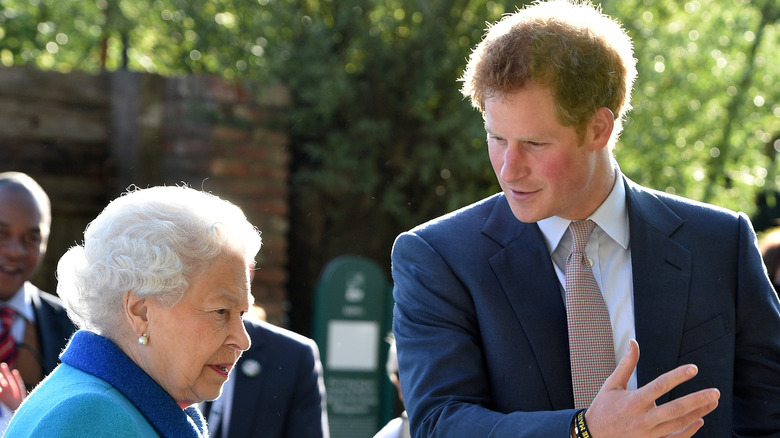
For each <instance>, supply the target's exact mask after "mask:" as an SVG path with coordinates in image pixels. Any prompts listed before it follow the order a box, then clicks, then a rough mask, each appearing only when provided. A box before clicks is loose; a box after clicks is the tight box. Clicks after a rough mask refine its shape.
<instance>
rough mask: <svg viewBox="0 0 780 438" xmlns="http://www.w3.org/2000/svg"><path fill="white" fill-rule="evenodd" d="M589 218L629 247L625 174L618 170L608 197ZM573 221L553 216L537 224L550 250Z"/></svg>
mask: <svg viewBox="0 0 780 438" xmlns="http://www.w3.org/2000/svg"><path fill="white" fill-rule="evenodd" d="M588 219H591V220H593V222H595V223H596V225H598V226H599V228H601V229H602V230H603V231H604V232H605V233H607V235H608V236H609V237H611V238H612V240H614V241H615V242H617V243H618V244H619V245H620V246H622V247H623V249H628V242H629V232H628V210H627V208H626V186H625V182H624V181H623V175H622V174H621V173H620V172H617V177H616V178H615V184H614V185H613V186H612V191H611V192H610V193H609V196H607V199H605V200H604V202H602V203H601V205H600V206H599V208H597V209H596V211H595V212H593V214H592V215H590V217H589V218H588ZM570 223H571V221H570V220H568V219H563V218H561V217H558V216H551V217H548V218H546V219H542V220H540V221H539V222H537V224H538V225H539V229H540V230H541V231H542V235H543V236H544V240H545V243H546V244H547V249H548V251H549V252H550V253H551V254H552V252H553V251H555V248H557V247H558V244H559V243H560V242H561V238H563V235H564V234H565V233H566V230H567V229H568V228H569V224H570Z"/></svg>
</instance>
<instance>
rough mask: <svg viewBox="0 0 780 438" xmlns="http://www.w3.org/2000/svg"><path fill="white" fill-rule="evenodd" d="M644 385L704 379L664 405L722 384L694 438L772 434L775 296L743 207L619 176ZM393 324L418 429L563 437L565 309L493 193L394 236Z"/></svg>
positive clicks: (540, 249) (543, 260) (779, 315)
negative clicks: (684, 377)
mask: <svg viewBox="0 0 780 438" xmlns="http://www.w3.org/2000/svg"><path fill="white" fill-rule="evenodd" d="M626 197H627V208H628V214H629V224H630V249H631V260H632V265H633V283H634V306H635V309H634V310H635V328H636V337H637V341H638V342H639V346H640V350H641V355H640V359H639V364H638V366H637V378H638V384H639V386H642V385H644V384H646V383H648V382H649V381H651V380H653V379H654V378H656V377H657V376H659V375H660V374H662V373H664V372H666V371H669V370H671V369H673V368H675V367H676V366H678V365H682V364H686V363H694V364H696V365H698V367H699V375H698V376H697V377H695V378H694V379H693V380H691V381H689V382H686V383H685V384H683V385H681V386H679V387H678V388H676V389H674V390H673V391H672V392H671V394H668V395H666V396H664V397H662V398H661V399H659V400H658V402H657V403H658V404H662V403H664V402H666V401H668V400H670V399H673V398H677V397H680V396H682V395H685V394H687V393H690V392H693V391H695V390H699V389H703V388H708V387H716V388H718V389H719V390H720V391H721V398H720V404H719V406H718V408H717V409H716V410H715V411H714V412H713V413H711V414H710V415H708V416H707V417H705V419H704V420H705V424H704V427H703V428H702V429H701V430H700V431H699V432H698V434H697V436H701V437H708V438H718V437H731V436H733V435H735V436H780V305H779V304H778V300H777V296H776V295H775V293H774V290H773V288H772V285H771V284H770V282H769V280H768V278H767V276H766V272H765V270H764V268H763V263H762V261H761V257H760V254H759V251H758V249H757V245H756V239H755V233H754V232H753V229H752V226H751V224H750V222H749V220H748V219H747V217H745V216H744V215H743V214H736V213H733V212H730V211H727V210H723V209H719V208H716V207H712V206H707V205H704V204H700V203H695V202H693V201H690V200H685V199H682V198H679V197H673V196H670V195H667V194H664V193H659V192H655V191H651V190H648V189H645V188H642V187H639V186H637V185H636V184H634V183H632V182H630V181H628V180H627V179H626ZM392 262H393V266H392V268H393V279H394V282H395V289H394V298H395V301H396V307H395V310H394V323H393V331H394V333H395V337H396V342H397V347H398V358H399V365H400V378H401V385H402V388H403V394H404V401H405V403H406V408H407V411H408V413H409V418H410V421H411V424H412V434H413V436H415V437H434V436H437V437H448V438H453V437H470V438H473V437H540V436H551V437H568V435H569V427H570V425H571V420H572V417H573V415H574V413H575V411H574V410H573V405H574V402H573V395H572V385H571V377H570V376H571V374H570V362H569V349H568V334H567V327H566V311H565V308H564V303H563V299H562V297H561V293H560V289H559V287H560V286H559V282H558V280H557V277H556V274H555V271H554V268H553V264H552V261H551V259H550V255H549V252H548V250H547V248H546V246H545V243H544V240H543V237H542V233H541V231H540V230H539V227H538V226H537V225H536V224H535V223H531V224H525V223H522V222H520V221H518V220H517V219H516V218H515V217H514V216H513V214H512V212H511V210H510V208H509V205H508V204H507V201H506V199H505V197H504V196H503V194H498V195H495V196H493V197H490V198H487V199H485V200H483V201H481V202H479V203H477V204H474V205H472V206H469V207H466V208H464V209H462V210H460V211H457V212H454V213H451V214H449V215H446V216H444V217H441V218H439V219H436V220H433V221H431V222H429V223H426V224H424V225H421V226H419V227H417V228H415V229H413V230H411V231H409V232H407V233H404V234H402V235H400V236H399V237H398V239H397V240H396V243H395V245H394V247H393V254H392Z"/></svg>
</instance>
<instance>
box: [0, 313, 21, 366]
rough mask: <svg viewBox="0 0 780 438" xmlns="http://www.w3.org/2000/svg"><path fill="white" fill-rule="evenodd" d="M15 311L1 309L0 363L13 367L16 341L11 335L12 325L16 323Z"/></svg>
mask: <svg viewBox="0 0 780 438" xmlns="http://www.w3.org/2000/svg"><path fill="white" fill-rule="evenodd" d="M14 314H15V312H14V309H12V308H10V307H1V308H0V362H5V363H7V364H8V366H10V367H12V366H13V364H14V361H15V360H16V353H17V350H16V341H15V340H14V337H13V336H12V335H11V325H13V323H14Z"/></svg>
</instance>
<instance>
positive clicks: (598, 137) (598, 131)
mask: <svg viewBox="0 0 780 438" xmlns="http://www.w3.org/2000/svg"><path fill="white" fill-rule="evenodd" d="M614 128H615V115H614V114H613V113H612V111H611V110H610V109H609V108H607V107H605V106H602V107H601V108H599V109H597V110H596V113H595V114H593V117H592V118H591V119H590V135H592V136H593V137H592V140H593V149H594V150H595V149H601V148H603V147H605V146H607V145H609V139H610V137H611V136H612V130H613V129H614Z"/></svg>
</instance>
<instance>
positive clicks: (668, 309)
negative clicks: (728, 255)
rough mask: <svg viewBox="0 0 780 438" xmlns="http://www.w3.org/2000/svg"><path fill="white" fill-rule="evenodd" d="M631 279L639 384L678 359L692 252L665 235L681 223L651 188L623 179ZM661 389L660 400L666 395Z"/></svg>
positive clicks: (658, 373) (669, 234)
mask: <svg viewBox="0 0 780 438" xmlns="http://www.w3.org/2000/svg"><path fill="white" fill-rule="evenodd" d="M626 197H627V206H628V212H629V223H630V229H631V243H630V245H631V264H632V269H633V283H634V321H635V322H634V325H635V328H636V337H637V342H639V348H640V351H644V352H645V354H640V359H639V365H638V370H637V380H638V385H639V386H642V385H644V384H646V383H648V382H650V381H651V380H653V379H654V378H656V377H658V376H659V375H660V374H662V373H665V372H667V371H669V370H671V369H673V368H674V367H676V366H677V365H678V363H677V360H678V352H679V348H680V342H681V339H682V333H683V328H684V322H685V313H686V306H687V302H688V293H689V289H690V281H691V253H690V251H688V250H687V249H686V248H684V247H682V246H680V244H678V243H677V242H676V241H675V240H673V239H672V238H671V237H670V236H671V235H672V234H673V233H674V232H675V231H676V230H677V229H678V228H679V227H680V226H681V225H682V224H683V222H684V221H683V220H682V219H681V218H680V217H679V216H677V215H676V214H675V213H674V212H672V211H671V210H670V209H669V208H668V207H667V206H666V205H665V204H664V203H662V202H661V201H660V200H659V199H658V198H656V197H655V196H654V195H653V194H652V193H650V192H648V191H646V190H644V189H642V188H640V187H639V186H636V185H635V184H633V183H632V182H631V181H629V180H627V179H626ZM668 398H669V395H668V394H667V395H665V396H664V397H662V398H661V399H660V400H659V403H662V402H664V401H666V400H668Z"/></svg>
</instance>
